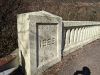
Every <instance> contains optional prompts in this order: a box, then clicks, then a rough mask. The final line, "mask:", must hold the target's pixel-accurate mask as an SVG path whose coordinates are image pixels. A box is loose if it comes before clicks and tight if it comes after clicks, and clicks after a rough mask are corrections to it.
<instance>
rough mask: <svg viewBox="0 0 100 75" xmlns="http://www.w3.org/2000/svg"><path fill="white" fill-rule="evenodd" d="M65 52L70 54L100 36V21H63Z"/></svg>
mask: <svg viewBox="0 0 100 75" xmlns="http://www.w3.org/2000/svg"><path fill="white" fill-rule="evenodd" d="M63 26H64V28H63V43H64V44H63V47H64V48H63V49H64V50H63V52H64V53H65V54H68V53H70V52H72V51H74V50H76V49H77V48H80V47H82V46H83V45H86V44H88V43H90V42H92V41H94V40H96V39H98V38H100V22H95V21H63Z"/></svg>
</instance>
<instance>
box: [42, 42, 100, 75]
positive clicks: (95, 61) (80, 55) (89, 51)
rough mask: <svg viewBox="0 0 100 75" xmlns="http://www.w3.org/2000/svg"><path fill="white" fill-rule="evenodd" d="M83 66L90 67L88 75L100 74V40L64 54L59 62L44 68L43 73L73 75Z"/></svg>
mask: <svg viewBox="0 0 100 75" xmlns="http://www.w3.org/2000/svg"><path fill="white" fill-rule="evenodd" d="M84 66H87V67H88V68H89V69H90V72H91V74H90V75H100V40H96V41H94V42H92V43H91V44H88V45H86V46H84V47H83V48H80V49H78V50H77V51H75V52H73V53H71V54H69V55H67V56H64V57H63V59H62V61H61V62H59V63H57V64H56V65H54V66H53V67H51V68H49V69H48V70H46V71H45V72H44V73H43V75H74V72H76V71H77V70H79V71H81V70H82V67H84ZM78 75H81V74H78Z"/></svg>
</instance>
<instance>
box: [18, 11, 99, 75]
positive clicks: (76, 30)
mask: <svg viewBox="0 0 100 75" xmlns="http://www.w3.org/2000/svg"><path fill="white" fill-rule="evenodd" d="M17 24H18V25H17V28H18V46H19V53H20V54H19V55H20V56H19V58H20V64H21V65H22V66H23V67H24V68H25V71H26V75H42V72H43V71H45V70H46V69H48V68H49V67H51V66H53V65H54V64H56V63H57V62H60V61H61V54H68V53H70V52H73V51H75V50H76V49H77V48H80V47H82V46H84V45H86V44H88V43H90V42H92V41H94V40H96V39H98V38H100V36H99V35H100V22H94V21H63V20H62V18H61V17H59V16H56V15H53V14H51V13H48V12H45V11H39V12H30V13H23V14H19V15H18V18H17Z"/></svg>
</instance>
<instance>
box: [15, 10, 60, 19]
mask: <svg viewBox="0 0 100 75" xmlns="http://www.w3.org/2000/svg"><path fill="white" fill-rule="evenodd" d="M20 15H33V16H49V17H57V18H61V17H59V16H57V15H54V14H51V13H49V12H46V11H44V10H42V11H36V12H27V13H22V14H18V15H17V16H20Z"/></svg>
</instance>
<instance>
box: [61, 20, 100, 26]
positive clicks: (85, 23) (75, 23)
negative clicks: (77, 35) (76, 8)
mask: <svg viewBox="0 0 100 75" xmlns="http://www.w3.org/2000/svg"><path fill="white" fill-rule="evenodd" d="M63 24H64V27H71V26H100V22H99V21H63Z"/></svg>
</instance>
